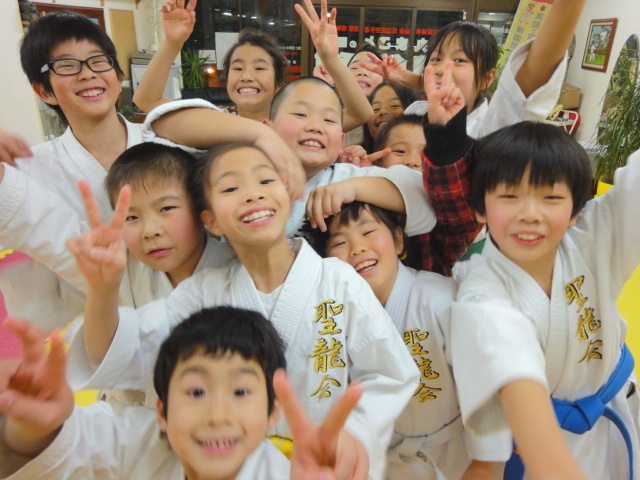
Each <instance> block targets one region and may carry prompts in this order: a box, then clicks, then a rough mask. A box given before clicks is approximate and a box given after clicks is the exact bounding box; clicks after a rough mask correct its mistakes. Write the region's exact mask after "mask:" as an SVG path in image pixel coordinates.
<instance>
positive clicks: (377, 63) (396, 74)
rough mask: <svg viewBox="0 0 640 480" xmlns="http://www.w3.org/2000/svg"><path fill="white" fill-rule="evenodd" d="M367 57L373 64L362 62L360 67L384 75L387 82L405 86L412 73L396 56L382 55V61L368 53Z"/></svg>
mask: <svg viewBox="0 0 640 480" xmlns="http://www.w3.org/2000/svg"><path fill="white" fill-rule="evenodd" d="M367 57H369V60H371V61H372V62H373V64H371V63H364V62H360V66H361V67H362V68H364V69H365V70H369V71H370V72H373V73H377V74H378V75H382V78H384V79H385V80H386V81H387V82H390V83H393V84H396V85H403V84H404V82H405V80H406V77H407V75H409V74H410V73H411V72H410V71H409V70H407V69H406V67H405V66H404V65H403V64H402V62H400V60H398V57H396V56H395V55H387V54H386V53H385V54H383V55H382V60H381V59H379V58H378V57H376V56H375V55H374V54H373V53H371V52H367Z"/></svg>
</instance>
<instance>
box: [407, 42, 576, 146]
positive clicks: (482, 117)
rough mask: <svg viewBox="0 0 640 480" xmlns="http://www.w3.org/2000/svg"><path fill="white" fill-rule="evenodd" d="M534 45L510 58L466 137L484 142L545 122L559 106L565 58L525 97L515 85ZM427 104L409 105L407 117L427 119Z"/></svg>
mask: <svg viewBox="0 0 640 480" xmlns="http://www.w3.org/2000/svg"><path fill="white" fill-rule="evenodd" d="M531 42H533V40H529V41H528V42H526V43H524V44H522V45H520V46H519V47H518V48H516V49H515V50H514V51H513V52H512V53H511V55H510V56H509V60H508V61H507V64H506V65H505V67H504V68H503V69H502V73H501V74H500V78H499V79H498V88H497V89H496V91H495V93H494V94H493V96H492V97H491V101H490V102H489V101H487V99H484V100H483V102H482V103H481V104H480V105H479V106H478V107H477V108H476V109H475V110H474V111H473V112H471V113H470V114H469V115H468V116H467V134H468V135H469V136H470V137H472V138H482V137H484V136H485V135H488V134H490V133H492V132H495V131H496V130H498V129H500V128H502V127H506V126H508V125H513V124H515V123H518V122H521V121H523V120H531V121H539V122H541V121H543V120H544V119H545V118H547V117H548V116H549V113H551V110H553V107H554V106H555V105H556V103H557V102H558V97H559V96H560V90H561V89H562V84H563V82H564V78H565V75H566V71H567V61H566V58H565V59H563V60H562V61H561V62H560V63H559V64H558V66H557V67H556V70H555V71H554V72H553V75H551V78H550V79H549V81H548V82H547V83H546V84H545V85H543V86H541V87H540V88H538V89H537V90H536V91H535V92H533V93H532V94H531V95H529V96H528V97H525V96H524V94H523V93H522V90H521V89H520V87H519V86H518V83H517V82H516V78H515V76H516V74H517V73H518V70H520V68H521V67H522V65H523V64H524V61H525V60H526V58H527V55H528V54H529V49H530V47H531ZM427 108H428V102H426V101H418V102H413V103H412V104H411V105H409V106H408V107H407V108H406V110H405V111H404V113H406V114H418V115H425V114H426V113H427Z"/></svg>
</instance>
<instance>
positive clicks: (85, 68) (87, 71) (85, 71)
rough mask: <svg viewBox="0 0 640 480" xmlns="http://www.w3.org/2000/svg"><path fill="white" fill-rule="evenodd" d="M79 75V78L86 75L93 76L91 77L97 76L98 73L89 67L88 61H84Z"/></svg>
mask: <svg viewBox="0 0 640 480" xmlns="http://www.w3.org/2000/svg"><path fill="white" fill-rule="evenodd" d="M77 75H78V78H84V77H88V78H91V77H95V76H96V73H95V72H94V71H93V70H91V69H90V68H89V65H87V64H86V63H83V64H81V65H80V71H79V72H78V74H77Z"/></svg>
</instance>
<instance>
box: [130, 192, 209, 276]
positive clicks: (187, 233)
mask: <svg viewBox="0 0 640 480" xmlns="http://www.w3.org/2000/svg"><path fill="white" fill-rule="evenodd" d="M203 230H204V229H203V228H202V222H200V221H199V219H198V218H197V216H196V215H195V212H194V207H193V202H192V201H191V198H190V197H189V195H188V194H187V192H186V191H185V190H184V188H182V187H181V186H179V185H178V184H177V183H176V182H173V181H170V180H167V181H162V180H149V181H147V182H145V184H144V185H142V184H137V185H136V184H134V185H132V189H131V205H130V206H129V212H128V213H127V219H126V222H125V224H124V228H123V232H122V233H123V237H124V242H125V244H126V245H127V248H128V249H129V250H130V251H131V253H132V254H133V256H134V257H136V258H137V259H138V260H139V261H141V262H142V263H144V264H145V265H148V266H150V267H151V268H153V269H154V270H159V271H161V272H166V273H167V275H168V276H169V279H170V280H171V283H172V284H173V285H174V286H175V285H177V284H178V283H180V281H182V280H183V279H185V278H187V277H190V276H191V275H192V274H193V271H194V270H195V268H196V265H197V264H198V262H199V261H200V257H201V256H202V252H203V251H204V243H205V235H204V231H203Z"/></svg>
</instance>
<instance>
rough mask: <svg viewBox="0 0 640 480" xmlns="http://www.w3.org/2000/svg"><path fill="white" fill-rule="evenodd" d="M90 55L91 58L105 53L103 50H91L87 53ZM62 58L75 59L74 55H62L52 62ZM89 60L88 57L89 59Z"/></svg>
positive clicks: (54, 58)
mask: <svg viewBox="0 0 640 480" xmlns="http://www.w3.org/2000/svg"><path fill="white" fill-rule="evenodd" d="M87 53H88V54H89V57H92V56H94V55H104V52H103V51H102V50H89V52H87ZM61 58H75V57H74V56H73V55H71V54H70V53H61V54H60V55H58V56H56V57H53V58H52V59H51V60H52V61H53V60H59V59H61ZM87 58H88V57H87Z"/></svg>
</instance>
